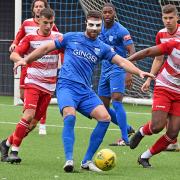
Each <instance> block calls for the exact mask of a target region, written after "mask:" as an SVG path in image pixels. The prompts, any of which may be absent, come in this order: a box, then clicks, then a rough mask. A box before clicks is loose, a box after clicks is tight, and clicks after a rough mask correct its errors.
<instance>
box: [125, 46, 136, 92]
mask: <svg viewBox="0 0 180 180" xmlns="http://www.w3.org/2000/svg"><path fill="white" fill-rule="evenodd" d="M126 50H127V52H128V55H129V56H131V55H133V54H134V53H135V47H134V43H132V44H129V45H127V46H126ZM125 82H126V88H129V89H130V88H131V87H132V74H131V73H127V74H126V80H125Z"/></svg>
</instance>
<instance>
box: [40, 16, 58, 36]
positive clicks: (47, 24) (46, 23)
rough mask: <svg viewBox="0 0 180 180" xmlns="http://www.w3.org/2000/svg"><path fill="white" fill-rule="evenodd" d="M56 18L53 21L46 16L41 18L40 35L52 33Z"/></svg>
mask: <svg viewBox="0 0 180 180" xmlns="http://www.w3.org/2000/svg"><path fill="white" fill-rule="evenodd" d="M54 19H55V18H54V17H53V18H51V19H47V18H45V17H44V16H42V17H40V19H39V30H40V33H41V34H43V35H49V34H50V31H51V29H52V26H53V25H54Z"/></svg>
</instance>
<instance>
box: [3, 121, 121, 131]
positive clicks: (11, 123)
mask: <svg viewBox="0 0 180 180" xmlns="http://www.w3.org/2000/svg"><path fill="white" fill-rule="evenodd" d="M0 124H10V125H16V124H17V123H14V122H5V121H4V122H3V121H0ZM46 126H47V127H55V128H63V126H60V125H55V124H49V125H48V124H46ZM75 128H76V129H90V130H92V129H94V127H82V126H75ZM109 130H111V131H119V129H116V128H115V129H114V128H109Z"/></svg>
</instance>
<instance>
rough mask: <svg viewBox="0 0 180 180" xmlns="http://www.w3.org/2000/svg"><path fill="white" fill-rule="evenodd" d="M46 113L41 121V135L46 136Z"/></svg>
mask: <svg viewBox="0 0 180 180" xmlns="http://www.w3.org/2000/svg"><path fill="white" fill-rule="evenodd" d="M46 134H47V132H46V113H45V115H44V116H43V117H41V119H40V121H39V135H46Z"/></svg>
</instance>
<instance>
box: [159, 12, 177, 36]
mask: <svg viewBox="0 0 180 180" xmlns="http://www.w3.org/2000/svg"><path fill="white" fill-rule="evenodd" d="M162 21H163V23H164V26H165V27H166V28H167V30H168V31H170V32H171V31H175V30H176V28H177V21H178V16H177V15H176V14H175V13H173V12H172V13H168V14H163V15H162Z"/></svg>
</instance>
